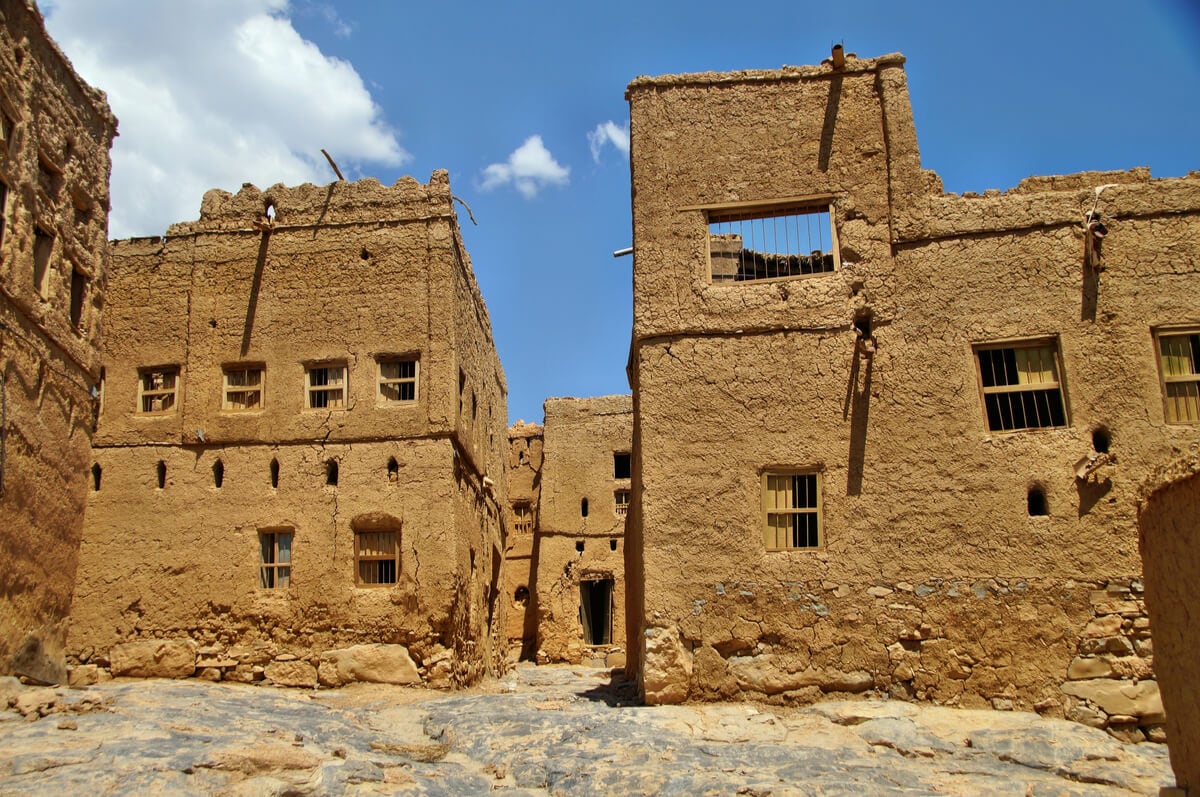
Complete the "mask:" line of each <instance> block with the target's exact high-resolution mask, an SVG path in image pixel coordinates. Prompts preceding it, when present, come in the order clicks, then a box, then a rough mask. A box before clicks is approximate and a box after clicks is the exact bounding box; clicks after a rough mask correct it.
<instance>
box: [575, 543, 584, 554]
mask: <svg viewBox="0 0 1200 797" xmlns="http://www.w3.org/2000/svg"><path fill="white" fill-rule="evenodd" d="M575 550H576V551H578V552H579V553H583V540H579V541H578V542H576V543H575Z"/></svg>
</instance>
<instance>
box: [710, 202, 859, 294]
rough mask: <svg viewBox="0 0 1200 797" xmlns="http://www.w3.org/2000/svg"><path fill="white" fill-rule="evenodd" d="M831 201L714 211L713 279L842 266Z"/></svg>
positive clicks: (785, 274)
mask: <svg viewBox="0 0 1200 797" xmlns="http://www.w3.org/2000/svg"><path fill="white" fill-rule="evenodd" d="M831 211H832V206H831V205H830V203H829V201H828V200H825V201H822V202H814V203H813V204H808V203H805V204H800V205H779V204H777V203H776V204H772V205H770V206H759V207H757V208H755V207H740V208H734V209H721V210H716V209H714V210H709V211H707V214H708V249H709V268H710V274H711V276H712V281H713V282H748V281H753V280H765V279H781V278H785V277H804V276H810V275H813V274H826V273H829V272H832V271H834V270H835V269H836V268H837V263H838V256H837V240H836V236H835V234H834V233H835V231H834V227H833V224H832V219H833V213H832V212H831Z"/></svg>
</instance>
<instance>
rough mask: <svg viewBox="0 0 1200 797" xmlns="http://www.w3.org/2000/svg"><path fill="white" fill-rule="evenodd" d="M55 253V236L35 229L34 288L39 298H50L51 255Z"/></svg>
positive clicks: (40, 229) (38, 228) (37, 228)
mask: <svg viewBox="0 0 1200 797" xmlns="http://www.w3.org/2000/svg"><path fill="white" fill-rule="evenodd" d="M53 252H54V236H53V235H51V234H50V233H48V232H46V231H45V230H43V229H42V228H41V227H35V228H34V231H33V287H34V288H35V289H36V290H37V292H38V296H41V297H42V298H43V299H49V298H50V255H51V254H52V253H53Z"/></svg>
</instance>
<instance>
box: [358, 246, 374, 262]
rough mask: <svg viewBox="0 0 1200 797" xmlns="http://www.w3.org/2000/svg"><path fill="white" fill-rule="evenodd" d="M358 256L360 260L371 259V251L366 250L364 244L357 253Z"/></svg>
mask: <svg viewBox="0 0 1200 797" xmlns="http://www.w3.org/2000/svg"><path fill="white" fill-rule="evenodd" d="M358 256H359V258H360V259H362V260H370V259H371V253H370V252H368V251H367V247H365V246H364V247H363V248H362V251H360V252H359V253H358Z"/></svg>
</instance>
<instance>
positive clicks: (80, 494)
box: [0, 0, 116, 682]
mask: <svg viewBox="0 0 1200 797" xmlns="http://www.w3.org/2000/svg"><path fill="white" fill-rule="evenodd" d="M0 16H2V18H3V23H4V24H3V26H2V29H0V120H2V122H3V125H2V128H0V416H2V419H0V517H3V518H4V521H3V524H2V527H0V592H2V593H3V594H4V596H5V598H4V600H3V601H2V602H0V674H10V673H16V674H21V675H25V676H27V677H30V678H33V679H36V680H41V681H47V682H57V681H62V680H64V679H65V676H66V670H65V666H64V665H65V658H64V649H65V643H66V632H67V628H66V618H67V613H68V611H69V609H70V605H71V595H72V589H73V587H74V582H75V570H76V565H77V561H78V555H79V541H80V536H81V534H82V531H83V506H84V501H85V490H86V485H85V483H84V474H85V472H86V470H87V467H88V451H89V448H90V445H91V436H92V428H93V409H94V406H93V396H92V391H93V389H94V388H95V386H96V384H97V381H98V380H99V377H100V357H99V351H98V348H97V347H98V341H99V332H100V317H101V308H102V307H103V303H104V291H105V280H106V272H107V267H108V254H107V248H106V245H105V237H106V231H107V229H108V176H109V166H110V162H109V148H110V147H111V146H112V139H113V136H114V135H115V131H116V119H114V118H113V116H112V113H111V112H110V111H109V108H108V104H107V102H106V101H105V99H104V95H103V94H102V93H101V92H99V91H96V90H95V89H93V88H91V87H90V86H88V85H87V84H86V83H84V82H83V81H82V80H80V78H79V76H78V75H76V74H75V72H74V71H73V70H72V68H71V64H70V63H69V62H68V61H67V59H66V57H65V56H64V55H63V54H62V52H61V51H59V49H58V47H57V46H56V45H55V44H54V42H53V41H51V40H50V38H49V37H48V36H47V34H46V30H45V27H44V25H43V22H42V18H41V15H40V13H39V12H38V10H37V7H36V6H35V5H34V4H33V3H31V2H30V3H26V2H17V1H16V0H13V1H10V2H5V3H3V5H2V6H0Z"/></svg>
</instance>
